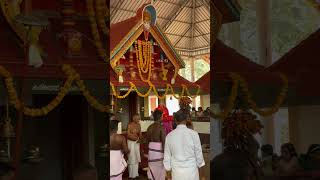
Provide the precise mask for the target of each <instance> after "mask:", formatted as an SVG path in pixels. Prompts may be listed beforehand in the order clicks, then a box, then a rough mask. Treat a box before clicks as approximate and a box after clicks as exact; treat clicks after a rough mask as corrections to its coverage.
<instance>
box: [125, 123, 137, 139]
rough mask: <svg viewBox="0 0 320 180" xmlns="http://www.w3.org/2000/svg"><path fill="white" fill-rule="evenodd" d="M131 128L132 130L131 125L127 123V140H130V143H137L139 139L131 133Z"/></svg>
mask: <svg viewBox="0 0 320 180" xmlns="http://www.w3.org/2000/svg"><path fill="white" fill-rule="evenodd" d="M132 128H133V127H132V124H130V123H129V125H128V132H127V135H128V139H129V140H131V141H137V140H138V139H139V137H137V135H136V134H135V133H133V132H132Z"/></svg>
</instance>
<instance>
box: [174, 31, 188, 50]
mask: <svg viewBox="0 0 320 180" xmlns="http://www.w3.org/2000/svg"><path fill="white" fill-rule="evenodd" d="M190 29H191V26H189V28H188V29H187V30H186V31H185V32H184V33H183V35H182V36H180V38H179V39H178V40H177V41H176V42H175V43H174V45H173V46H176V45H177V44H178V43H179V42H180V41H181V39H182V38H183V37H186V34H187V33H188V32H189V30H190Z"/></svg>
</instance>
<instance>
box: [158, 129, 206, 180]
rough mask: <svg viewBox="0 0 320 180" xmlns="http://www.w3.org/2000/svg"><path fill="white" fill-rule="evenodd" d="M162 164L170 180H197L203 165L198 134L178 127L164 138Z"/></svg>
mask: <svg viewBox="0 0 320 180" xmlns="http://www.w3.org/2000/svg"><path fill="white" fill-rule="evenodd" d="M163 164H164V167H165V169H166V170H167V171H171V172H172V180H182V179H183V180H199V168H200V167H202V166H204V165H205V162H204V159H203V154H202V147H201V142H200V138H199V134H198V133H197V132H196V131H194V130H191V129H189V128H187V126H186V125H178V126H177V128H176V129H175V130H173V131H172V132H171V133H169V134H168V135H167V137H166V142H165V149H164V160H163Z"/></svg>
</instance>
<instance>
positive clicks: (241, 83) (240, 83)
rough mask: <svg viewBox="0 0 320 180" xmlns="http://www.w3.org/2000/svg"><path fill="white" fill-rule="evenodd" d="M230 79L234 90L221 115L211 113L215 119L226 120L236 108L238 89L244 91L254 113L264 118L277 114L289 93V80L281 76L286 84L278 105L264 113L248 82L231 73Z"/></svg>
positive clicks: (278, 99)
mask: <svg viewBox="0 0 320 180" xmlns="http://www.w3.org/2000/svg"><path fill="white" fill-rule="evenodd" d="M230 77H231V79H232V90H231V94H230V96H229V98H228V103H227V105H226V107H225V108H224V110H223V111H222V112H221V113H218V114H215V113H214V112H212V111H211V113H210V114H211V116H212V117H213V118H219V119H222V120H224V119H225V118H227V117H228V115H229V114H230V113H231V111H232V109H233V108H234V103H235V100H236V97H237V96H238V87H240V90H242V92H243V94H244V98H245V99H246V101H247V102H248V104H249V106H250V108H251V109H252V110H253V111H254V112H256V113H258V114H259V115H261V116H263V117H267V116H271V115H272V114H274V113H276V112H277V111H278V110H279V108H280V106H281V104H282V103H283V101H284V99H285V97H286V94H287V92H288V79H287V77H286V76H285V75H284V74H280V78H281V80H282V81H283V84H284V85H283V87H282V89H281V92H280V94H279V95H278V97H277V98H276V103H275V104H274V105H273V106H272V107H271V108H270V109H268V110H265V111H264V110H261V109H260V108H259V107H258V106H257V104H256V103H255V102H254V101H253V100H252V96H251V94H250V93H249V88H248V84H247V82H246V81H245V80H244V79H243V78H242V77H241V76H240V75H238V74H236V73H230Z"/></svg>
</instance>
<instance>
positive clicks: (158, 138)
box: [110, 109, 205, 180]
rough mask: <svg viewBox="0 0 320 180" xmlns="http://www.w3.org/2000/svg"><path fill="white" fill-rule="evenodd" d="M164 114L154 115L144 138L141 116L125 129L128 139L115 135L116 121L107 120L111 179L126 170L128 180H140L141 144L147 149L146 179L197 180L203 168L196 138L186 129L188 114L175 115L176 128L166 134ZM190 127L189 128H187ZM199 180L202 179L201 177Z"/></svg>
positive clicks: (199, 147) (135, 118)
mask: <svg viewBox="0 0 320 180" xmlns="http://www.w3.org/2000/svg"><path fill="white" fill-rule="evenodd" d="M162 118H163V112H162V111H161V110H159V109H156V110H155V111H154V112H153V119H154V123H153V124H152V125H150V126H149V127H148V129H147V132H146V134H145V135H144V136H143V135H142V132H141V126H140V122H139V121H140V116H139V115H138V114H137V115H134V116H133V118H132V120H131V121H130V122H129V125H128V128H127V137H125V136H123V135H120V134H117V130H118V123H119V120H118V119H117V118H116V116H115V115H111V117H110V131H111V132H110V179H112V180H121V179H122V175H123V173H124V172H125V170H126V169H128V172H129V179H139V164H140V163H141V157H140V143H145V144H147V146H148V154H144V156H146V157H147V158H148V172H147V176H148V179H151V180H165V179H168V180H171V179H172V180H182V179H183V180H199V179H200V173H199V171H200V170H201V169H202V167H203V166H204V165H205V161H204V158H203V154H202V147H201V142H200V138H199V135H198V133H197V132H196V131H194V130H192V125H191V126H190V124H189V126H187V124H188V123H187V122H188V120H189V119H190V112H189V113H186V112H185V111H181V110H179V111H178V112H176V113H175V114H174V121H175V123H176V127H175V128H174V129H173V130H172V131H171V132H169V133H167V132H166V131H165V129H164V127H163V125H162ZM188 127H190V128H188ZM201 178H202V179H203V178H205V177H201Z"/></svg>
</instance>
